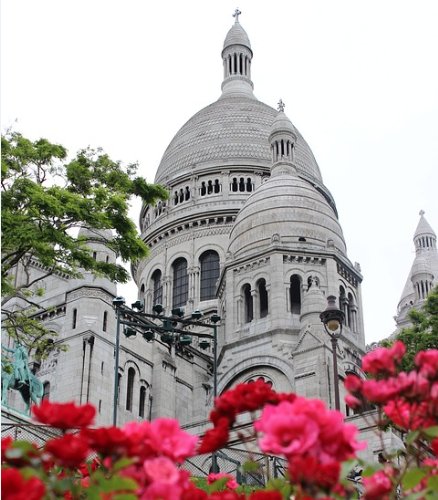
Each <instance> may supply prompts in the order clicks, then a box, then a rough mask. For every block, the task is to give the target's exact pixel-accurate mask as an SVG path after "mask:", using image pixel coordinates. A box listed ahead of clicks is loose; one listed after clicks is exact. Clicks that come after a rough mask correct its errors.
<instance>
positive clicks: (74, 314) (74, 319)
mask: <svg viewBox="0 0 438 500" xmlns="http://www.w3.org/2000/svg"><path fill="white" fill-rule="evenodd" d="M77 319H78V310H77V309H73V321H72V325H71V327H72V328H73V330H74V329H75V328H76V323H77Z"/></svg>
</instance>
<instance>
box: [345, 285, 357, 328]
mask: <svg viewBox="0 0 438 500" xmlns="http://www.w3.org/2000/svg"><path fill="white" fill-rule="evenodd" d="M346 319H347V325H348V326H349V327H350V329H351V330H352V331H353V332H357V306H356V302H355V300H354V297H353V294H351V293H349V294H348V310H347V318H346Z"/></svg>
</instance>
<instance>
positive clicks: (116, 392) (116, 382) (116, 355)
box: [113, 297, 125, 426]
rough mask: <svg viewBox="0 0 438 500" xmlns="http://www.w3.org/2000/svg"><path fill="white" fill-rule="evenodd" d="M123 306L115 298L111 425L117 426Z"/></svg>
mask: <svg viewBox="0 0 438 500" xmlns="http://www.w3.org/2000/svg"><path fill="white" fill-rule="evenodd" d="M124 305H125V299H124V298H123V297H116V298H115V299H114V300H113V306H114V307H115V309H116V314H117V324H116V342H115V351H114V394H113V425H114V426H116V425H117V404H118V401H117V400H118V396H119V350H120V314H121V308H122V307H123V306H124Z"/></svg>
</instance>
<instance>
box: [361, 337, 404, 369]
mask: <svg viewBox="0 0 438 500" xmlns="http://www.w3.org/2000/svg"><path fill="white" fill-rule="evenodd" d="M405 353H406V347H405V345H404V344H403V342H401V341H400V340H397V341H396V342H395V343H394V344H393V345H392V347H390V348H386V347H379V348H378V349H374V351H371V352H369V353H368V354H366V355H365V356H364V357H363V359H362V368H363V370H364V371H366V372H368V373H371V374H372V375H394V374H395V373H396V364H398V363H400V361H401V360H402V358H403V356H404V355H405Z"/></svg>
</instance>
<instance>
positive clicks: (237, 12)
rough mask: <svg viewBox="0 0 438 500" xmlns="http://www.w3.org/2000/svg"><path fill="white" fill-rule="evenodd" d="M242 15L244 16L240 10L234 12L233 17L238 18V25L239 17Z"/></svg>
mask: <svg viewBox="0 0 438 500" xmlns="http://www.w3.org/2000/svg"><path fill="white" fill-rule="evenodd" d="M240 14H242V12H240V10H239V9H236V10H235V11H234V14H233V17H235V18H236V23H238V22H239V16H240Z"/></svg>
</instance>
